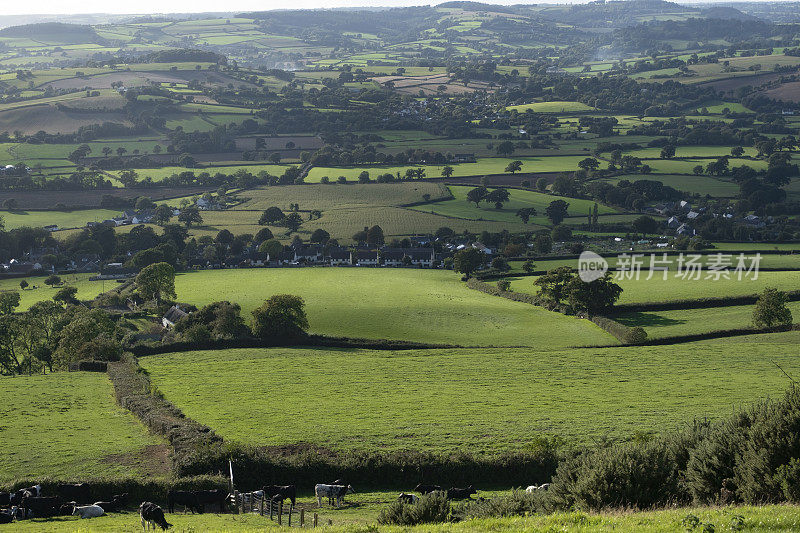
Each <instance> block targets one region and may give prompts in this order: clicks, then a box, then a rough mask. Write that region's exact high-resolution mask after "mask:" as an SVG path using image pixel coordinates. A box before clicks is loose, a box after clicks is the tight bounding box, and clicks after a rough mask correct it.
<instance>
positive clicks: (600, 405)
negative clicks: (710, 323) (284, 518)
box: [140, 332, 800, 454]
mask: <svg viewBox="0 0 800 533" xmlns="http://www.w3.org/2000/svg"><path fill="white" fill-rule="evenodd" d="M755 337H757V339H756V338H755ZM755 337H754V339H753V340H752V341H751V342H749V343H747V347H746V349H737V348H735V346H736V344H737V339H722V340H719V341H706V342H699V343H692V344H685V345H678V346H653V347H613V348H584V349H573V350H558V349H553V345H552V344H549V343H547V344H545V343H542V344H540V345H537V346H535V347H532V348H515V349H504V350H496V349H486V348H485V349H453V350H410V351H394V352H393V351H370V350H344V349H340V350H325V349H314V348H295V349H289V348H275V349H239V350H222V351H219V350H218V351H203V352H190V353H177V354H167V355H159V356H151V357H146V358H142V359H141V361H140V363H141V364H142V365H143V366H144V367H145V368H146V369H147V370H148V371H149V372H151V376H152V379H153V381H154V383H155V384H156V385H157V386H158V387H159V390H161V391H162V392H163V393H164V394H165V396H166V398H167V399H169V400H170V401H172V402H173V403H175V404H176V405H177V406H178V407H180V408H181V409H182V410H183V411H184V412H185V413H186V414H187V415H188V416H190V417H192V418H194V419H196V420H198V421H200V422H202V423H204V424H207V425H209V426H211V427H212V428H214V429H215V431H218V432H220V434H221V435H222V436H223V437H224V438H227V439H230V440H233V441H237V442H245V443H250V444H259V445H276V446H277V445H291V444H296V443H299V442H308V443H312V444H318V445H321V446H326V447H330V448H334V449H340V450H367V451H368V450H374V449H383V450H386V449H425V450H431V451H437V452H442V453H445V452H452V451H455V450H458V449H463V450H468V451H470V452H472V453H476V452H479V453H488V454H496V453H502V452H504V451H511V450H524V449H526V447H527V446H529V445H530V443H531V442H532V439H535V438H536V437H543V436H559V437H563V438H564V439H566V440H567V441H568V442H574V443H588V442H592V441H593V440H595V439H598V438H602V437H611V438H615V439H626V438H629V437H631V436H632V435H633V434H634V433H636V432H657V431H661V430H668V429H676V428H678V427H679V426H680V425H681V424H683V423H685V422H688V421H690V420H691V419H692V418H694V417H706V416H708V417H710V418H714V417H718V416H723V415H726V414H728V413H730V409H731V406H735V405H744V404H746V403H748V402H752V401H754V400H756V399H758V398H763V397H765V396H768V395H779V394H780V393H781V391H782V390H783V389H784V388H785V387H786V379H785V377H783V375H782V374H781V373H780V371H779V370H778V369H777V368H775V366H774V365H773V364H772V363H771V360H772V359H774V360H775V361H777V362H778V363H779V364H781V365H782V366H783V365H786V366H784V369H786V370H787V372H789V373H790V374H791V373H793V372H795V373H796V372H797V371H798V370H800V366H798V365H800V363H798V361H797V358H796V357H795V356H794V355H793V354H792V353H790V352H791V350H787V348H789V347H790V346H792V343H795V342H797V341H798V340H800V333H799V332H790V333H786V334H773V335H760V336H755ZM298 363H300V364H298ZM233 382H236V383H238V384H239V385H238V386H237V387H235V388H230V387H226V386H225V385H224V384H226V383H233ZM221 387H225V390H226V394H227V395H229V401H226V402H219V401H214V398H217V397H218V395H219V391H220V390H221ZM467 390H468V391H469V394H468V395H466V396H465V395H464V394H463V392H464V391H467ZM533 391H535V394H534V393H533ZM244 403H247V404H248V405H250V406H251V407H252V409H250V410H249V412H248V416H247V417H241V416H238V413H239V412H240V409H239V408H240V406H241V405H243V404H244ZM320 409H322V411H320ZM420 409H424V411H423V413H424V416H423V415H422V413H421V412H420ZM323 413H324V414H323ZM254 428H259V429H258V430H255V429H254Z"/></svg>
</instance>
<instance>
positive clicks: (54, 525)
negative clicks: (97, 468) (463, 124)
mask: <svg viewBox="0 0 800 533" xmlns="http://www.w3.org/2000/svg"><path fill="white" fill-rule="evenodd" d="M481 494H483V492H481ZM394 498H396V493H385V494H379V495H373V493H368V494H354V495H351V496H348V500H349V501H352V502H354V507H349V508H343V509H339V510H328V509H327V508H326V509H325V510H323V511H322V512H321V513H320V520H321V521H322V523H324V524H327V520H332V522H333V526H331V527H328V526H326V529H325V530H326V531H331V532H349V533H356V532H366V531H370V532H375V533H400V532H412V533H418V532H419V533H422V532H430V533H461V532H471V531H486V532H489V531H492V532H497V531H501V532H502V531H521V532H528V533H534V532H540V531H563V532H581V533H605V532H607V531H619V532H622V533H625V532H644V533H672V532H675V531H683V530H684V529H686V528H685V526H684V519H686V517H687V516H690V515H692V516H696V517H697V518H698V519H699V520H700V521H701V522H702V523H703V524H710V525H711V526H713V527H714V531H745V532H749V533H773V532H780V531H796V530H797V528H798V527H800V507H798V506H796V505H766V506H763V507H757V506H742V507H732V506H726V507H691V508H677V509H668V510H658V511H645V512H635V511H609V512H606V513H585V512H582V511H570V512H559V513H553V514H537V515H533V516H526V517H512V518H484V519H473V520H466V521H463V522H457V523H448V524H426V525H422V526H415V527H408V526H403V527H400V526H378V525H377V524H376V523H375V522H376V517H377V515H378V513H379V512H380V509H381V508H383V507H384V506H386V505H388V503H389V502H391V501H392V500H393V499H394ZM298 505H299V504H298ZM306 516H307V517H308V516H311V515H310V514H309V513H306ZM296 519H297V517H296V516H295V520H296ZM167 520H168V521H169V522H170V523H171V524H173V525H174V526H175V529H174V530H173V531H179V532H191V531H198V530H203V531H231V532H237V533H255V532H257V531H284V530H285V528H286V526H285V525H284V526H280V527H279V526H278V525H277V523H276V522H275V521H270V520H269V518H264V517H259V516H257V515H234V514H223V515H217V514H203V515H192V514H168V515H167ZM739 524H741V525H739ZM12 528H13V530H14V531H20V532H23V533H27V532H39V531H42V532H47V533H51V532H52V533H60V532H72V531H87V532H95V531H96V532H118V531H123V532H131V533H133V532H135V531H139V530H141V524H140V523H139V516H138V514H135V513H130V514H125V513H115V514H112V515H108V516H103V517H100V518H95V519H92V520H90V521H83V520H79V519H78V518H76V517H62V518H55V519H50V520H36V519H34V520H26V521H24V522H18V523H15V524H14V525H13V526H0V531H4V530H6V529H8V530H9V531H10V530H12ZM707 530H709V531H710V527H709V528H707Z"/></svg>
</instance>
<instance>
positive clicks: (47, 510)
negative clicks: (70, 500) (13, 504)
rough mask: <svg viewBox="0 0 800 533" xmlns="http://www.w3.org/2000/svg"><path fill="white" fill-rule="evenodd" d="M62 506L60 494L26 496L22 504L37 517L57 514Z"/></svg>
mask: <svg viewBox="0 0 800 533" xmlns="http://www.w3.org/2000/svg"><path fill="white" fill-rule="evenodd" d="M60 506H61V498H59V497H58V496H25V497H24V498H22V504H21V505H20V507H23V508H24V509H25V511H26V512H29V513H30V514H31V516H34V517H36V518H48V517H51V516H57V515H58V508H59V507H60Z"/></svg>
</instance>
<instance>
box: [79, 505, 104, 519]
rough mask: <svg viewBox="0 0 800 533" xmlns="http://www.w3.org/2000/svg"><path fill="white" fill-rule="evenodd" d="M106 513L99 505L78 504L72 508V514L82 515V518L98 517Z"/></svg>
mask: <svg viewBox="0 0 800 533" xmlns="http://www.w3.org/2000/svg"><path fill="white" fill-rule="evenodd" d="M104 514H105V511H103V508H102V507H100V506H99V505H83V506H81V507H78V506H77V505H76V506H75V507H73V509H72V516H80V517H81V518H97V517H98V516H103V515H104Z"/></svg>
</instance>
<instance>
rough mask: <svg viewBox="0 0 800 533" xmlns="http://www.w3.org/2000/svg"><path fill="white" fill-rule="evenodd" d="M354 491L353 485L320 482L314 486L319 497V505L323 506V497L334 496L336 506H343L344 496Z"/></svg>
mask: <svg viewBox="0 0 800 533" xmlns="http://www.w3.org/2000/svg"><path fill="white" fill-rule="evenodd" d="M351 492H352V493H354V492H355V491H354V490H353V487H352V486H351V485H347V486H345V485H325V484H322V483H319V484H317V485H315V486H314V495H315V496H316V497H317V505H319V506H320V507H322V498H328V499H329V500H330V499H331V498H333V500H334V501H335V502H336V507H341V505H342V501H343V500H344V497H345V496H346V495H347V494H349V493H351Z"/></svg>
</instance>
